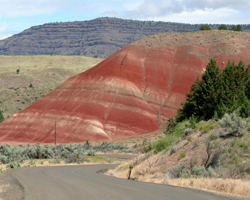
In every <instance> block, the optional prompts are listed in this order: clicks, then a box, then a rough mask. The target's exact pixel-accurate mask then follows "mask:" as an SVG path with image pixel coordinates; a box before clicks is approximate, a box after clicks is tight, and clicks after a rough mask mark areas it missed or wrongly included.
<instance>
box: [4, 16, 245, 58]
mask: <svg viewBox="0 0 250 200" xmlns="http://www.w3.org/2000/svg"><path fill="white" fill-rule="evenodd" d="M200 26H201V25H200V24H183V23H171V22H153V21H136V20H124V19H117V18H108V17H106V18H97V19H94V20H90V21H76V22H58V23H49V24H44V25H39V26H34V27H31V28H29V29H27V30H25V31H23V32H21V33H19V34H16V35H14V36H12V37H10V38H7V39H5V40H1V41H0V55H49V54H51V53H53V54H57V55H85V56H89V57H94V56H96V55H97V56H98V57H101V58H106V57H108V56H110V55H112V54H113V53H114V52H116V51H117V50H119V49H121V48H123V47H125V46H127V45H129V44H131V43H132V42H134V41H137V40H139V39H141V38H144V37H146V36H149V35H153V34H156V33H164V32H170V33H171V32H186V31H198V30H199V28H200ZM210 26H211V28H212V29H217V28H218V26H219V25H218V24H217V25H216V24H214V25H210ZM228 27H229V28H231V27H232V25H228ZM242 29H243V31H249V30H250V25H242Z"/></svg>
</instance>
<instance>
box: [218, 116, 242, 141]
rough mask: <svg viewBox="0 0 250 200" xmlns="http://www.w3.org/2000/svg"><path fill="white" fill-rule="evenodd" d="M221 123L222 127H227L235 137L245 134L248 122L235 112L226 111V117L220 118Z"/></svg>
mask: <svg viewBox="0 0 250 200" xmlns="http://www.w3.org/2000/svg"><path fill="white" fill-rule="evenodd" d="M219 124H220V126H221V127H222V128H225V129H226V130H227V132H228V133H229V134H230V135H232V136H235V137H240V136H243V134H244V133H245V131H246V122H245V121H244V120H243V119H242V118H241V117H239V116H237V114H236V113H235V112H233V113H230V114H228V113H226V114H225V115H224V117H223V118H222V119H221V120H219Z"/></svg>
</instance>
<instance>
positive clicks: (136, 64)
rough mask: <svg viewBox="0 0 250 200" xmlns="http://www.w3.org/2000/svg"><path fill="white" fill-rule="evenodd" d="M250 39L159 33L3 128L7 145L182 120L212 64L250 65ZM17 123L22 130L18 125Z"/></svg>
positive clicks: (140, 129) (112, 133) (106, 135)
mask: <svg viewBox="0 0 250 200" xmlns="http://www.w3.org/2000/svg"><path fill="white" fill-rule="evenodd" d="M249 55H250V34H249V33H243V32H233V31H206V32H192V33H191V32H190V33H181V34H176V33H173V34H168V33H166V34H159V35H154V36H150V37H147V38H144V39H142V40H140V41H138V42H136V43H133V44H131V45H129V46H127V47H125V48H123V49H121V50H119V51H118V52H116V53H115V54H113V55H112V56H110V57H109V58H107V59H106V60H104V61H103V62H101V63H100V64H98V65H97V66H95V67H94V68H92V69H90V70H88V71H86V72H84V73H81V74H78V75H76V76H73V77H71V78H70V79H68V80H67V81H66V82H64V83H63V84H62V85H60V86H59V87H58V88H56V89H55V90H53V91H52V92H51V93H49V94H48V95H47V96H46V97H44V98H42V99H41V100H40V101H38V102H36V103H35V104H33V105H32V106H30V107H29V108H27V109H26V110H24V111H22V112H20V113H18V114H17V115H14V116H13V117H11V118H9V119H8V120H6V121H5V122H3V123H2V124H1V125H0V136H1V140H2V141H8V142H27V143H28V142H38V141H39V142H42V143H51V142H54V131H53V130H54V124H55V123H54V122H55V120H57V122H58V123H57V130H58V132H59V133H60V136H58V142H62V143H63V142H84V141H86V140H91V141H96V140H113V139H115V138H122V137H127V136H133V135H140V134H145V133H149V132H152V131H156V130H157V129H159V127H162V126H164V125H165V123H166V119H167V118H169V117H172V116H174V115H175V114H176V111H177V109H178V107H179V106H180V104H181V102H182V101H184V100H185V93H187V92H188V91H189V89H190V86H191V84H192V83H193V82H194V81H195V80H196V79H197V77H198V76H201V74H202V73H203V72H204V71H205V69H206V66H207V63H208V62H209V60H210V59H211V58H214V59H216V60H217V62H218V65H219V66H220V67H221V68H223V67H225V66H226V63H227V62H228V61H229V60H230V61H231V62H239V61H240V60H243V61H244V62H245V63H249V61H250V58H249ZM14 124H15V126H13V125H14Z"/></svg>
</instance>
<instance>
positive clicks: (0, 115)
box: [0, 111, 4, 123]
mask: <svg viewBox="0 0 250 200" xmlns="http://www.w3.org/2000/svg"><path fill="white" fill-rule="evenodd" d="M2 121H4V117H3V113H2V112H1V111H0V123H1V122H2Z"/></svg>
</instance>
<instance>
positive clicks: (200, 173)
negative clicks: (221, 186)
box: [192, 166, 217, 177]
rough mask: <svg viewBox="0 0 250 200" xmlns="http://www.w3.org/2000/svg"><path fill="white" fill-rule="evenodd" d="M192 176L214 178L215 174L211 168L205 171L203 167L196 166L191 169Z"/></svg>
mask: <svg viewBox="0 0 250 200" xmlns="http://www.w3.org/2000/svg"><path fill="white" fill-rule="evenodd" d="M192 175H193V176H195V177H216V176H217V173H216V172H215V171H214V169H213V168H212V167H208V169H206V168H205V167H204V166H198V167H193V168H192Z"/></svg>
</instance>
